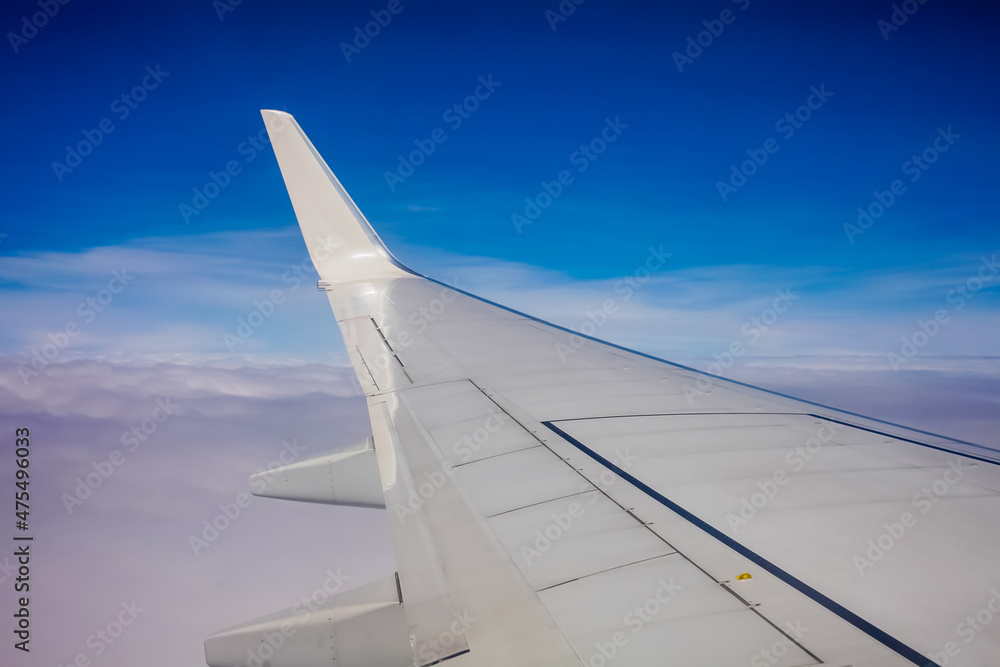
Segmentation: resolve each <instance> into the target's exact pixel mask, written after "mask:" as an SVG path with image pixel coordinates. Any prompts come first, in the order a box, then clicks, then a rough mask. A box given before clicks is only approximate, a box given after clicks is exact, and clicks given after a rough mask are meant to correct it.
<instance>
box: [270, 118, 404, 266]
mask: <svg viewBox="0 0 1000 667" xmlns="http://www.w3.org/2000/svg"><path fill="white" fill-rule="evenodd" d="M260 113H261V115H262V116H263V117H264V125H265V127H266V128H267V133H268V136H269V137H270V138H271V146H272V147H273V149H274V154H275V156H276V157H277V158H278V166H279V167H280V168H281V175H282V177H283V178H284V180H285V187H286V188H287V189H288V196H289V197H290V198H291V200H292V207H293V208H294V209H295V217H296V218H298V221H299V227H300V228H301V229H302V236H303V238H304V239H305V242H306V247H307V248H308V249H309V256H310V257H311V258H312V261H313V264H314V265H315V267H316V271H317V272H318V273H319V277H320V281H321V282H323V283H328V284H335V283H344V282H351V281H355V280H370V279H375V278H394V277H402V276H407V275H412V271H410V270H409V269H407V268H406V267H405V266H403V265H402V264H400V263H399V261H397V260H396V258H394V257H393V256H392V254H391V253H390V252H389V251H388V250H387V249H386V247H385V245H384V244H383V243H382V240H381V239H379V237H378V234H376V233H375V230H374V229H372V226H371V224H370V223H369V222H368V220H367V219H366V218H365V216H364V214H363V213H362V212H361V211H360V210H359V209H358V207H357V205H356V204H355V203H354V200H352V199H351V196H350V195H349V194H347V191H346V190H345V189H344V186H343V185H341V184H340V181H339V180H337V177H336V176H334V175H333V172H332V171H331V170H330V167H328V166H327V164H326V162H325V161H324V160H323V158H322V157H321V156H320V154H319V152H318V151H317V150H316V148H315V147H314V146H313V145H312V142H311V141H309V137H307V136H306V134H305V132H303V131H302V128H301V127H299V124H298V123H297V122H295V118H293V117H292V116H291V115H290V114H287V113H285V112H284V111H274V110H271V109H262V110H261V112H260Z"/></svg>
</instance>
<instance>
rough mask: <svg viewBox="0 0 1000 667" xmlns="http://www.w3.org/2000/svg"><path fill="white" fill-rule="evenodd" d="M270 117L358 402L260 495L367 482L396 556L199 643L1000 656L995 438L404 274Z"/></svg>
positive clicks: (353, 500)
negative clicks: (928, 428)
mask: <svg viewBox="0 0 1000 667" xmlns="http://www.w3.org/2000/svg"><path fill="white" fill-rule="evenodd" d="M262 113H263V116H264V120H265V123H266V126H267V128H268V132H269V133H270V136H271V141H272V145H273V147H274V151H275V154H276V155H277V158H278V163H279V165H280V168H281V172H282V175H283V177H284V180H285V184H286V186H287V188H288V192H289V195H290V197H291V200H292V204H293V206H294V209H295V214H296V216H297V218H298V221H299V224H300V226H301V229H302V234H303V236H304V238H305V242H306V245H307V246H308V249H309V253H310V256H311V257H312V261H313V263H314V264H315V266H316V269H317V271H318V272H319V276H320V282H319V285H320V287H321V288H322V289H323V290H325V292H326V296H327V297H328V298H329V301H330V305H331V306H332V308H333V312H334V314H335V316H336V320H337V324H338V325H339V327H340V330H341V333H342V334H343V339H344V342H345V344H346V346H347V351H348V354H349V356H350V359H351V362H352V364H353V366H354V369H355V371H356V372H357V376H358V380H359V381H360V383H361V386H362V388H363V389H364V393H365V395H366V396H367V404H368V411H369V415H370V418H371V425H372V443H371V444H369V445H366V446H363V447H361V448H359V449H358V450H357V451H356V452H350V453H348V454H345V455H337V456H334V457H326V458H324V459H322V460H317V461H312V462H305V463H302V464H296V465H295V466H292V467H290V469H289V470H285V471H282V474H281V476H280V477H281V479H280V481H279V484H278V485H277V486H276V487H274V488H272V489H269V490H268V491H267V492H264V493H262V495H273V496H277V497H285V498H294V499H298V500H311V501H314V502H333V503H339V504H354V505H360V506H366V507H377V506H382V505H383V504H384V507H385V508H386V509H385V511H386V512H388V514H389V524H390V526H391V530H392V537H393V543H394V548H395V556H396V562H397V567H398V573H397V574H396V576H395V577H391V578H389V579H386V580H383V581H376V582H373V583H372V584H369V585H367V586H365V587H362V588H359V589H355V590H353V591H349V592H348V593H346V594H344V595H345V596H346V597H339V596H335V598H336V599H333V598H332V599H331V600H330V601H329V602H328V603H327V605H326V606H325V607H324V608H323V609H320V610H303V609H299V610H297V611H296V610H294V609H293V610H288V611H287V612H279V613H278V614H276V615H272V616H271V617H266V618H264V619H257V620H256V621H253V622H251V623H248V624H244V625H242V626H237V627H236V628H232V629H230V630H229V631H226V632H224V633H220V634H219V635H216V636H215V637H213V638H211V639H209V640H208V641H207V642H206V653H207V656H208V663H209V664H210V665H213V666H217V665H219V666H221V665H232V664H247V665H248V666H249V667H254V666H253V665H251V662H252V661H251V660H249V658H248V656H251V657H252V656H254V655H257V656H258V657H262V656H263V653H267V654H268V655H267V657H266V658H265V661H266V662H265V663H264V664H267V665H270V666H271V667H280V666H281V665H289V666H290V665H300V666H303V665H308V666H311V665H328V664H336V665H338V666H340V665H343V666H345V667H354V666H365V667H372V666H382V665H393V666H395V665H399V666H403V665H413V666H415V667H425V666H427V665H436V664H443V663H446V664H447V665H448V667H465V666H471V665H475V666H477V667H479V666H493V665H505V666H510V665H517V666H523V667H529V666H530V667H533V666H539V667H540V666H543V665H544V666H557V665H558V666H560V667H561V666H567V667H568V666H571V665H572V666H579V665H586V666H588V667H604V666H605V665H615V666H633V665H643V666H645V665H684V666H685V667H693V666H696V665H705V666H711V667H719V666H728V665H750V666H751V667H771V666H782V667H792V666H801V665H838V666H842V667H847V666H848V665H850V666H853V667H858V666H861V665H879V666H882V665H920V666H924V665H935V664H937V665H941V666H942V667H943V666H944V665H970V666H971V665H984V666H985V665H995V664H998V663H997V662H996V661H997V659H998V658H997V656H1000V618H998V617H997V615H998V614H1000V592H998V590H1000V467H998V464H1000V455H998V453H997V452H996V451H994V450H990V449H987V448H984V447H981V446H978V445H975V444H972V443H967V442H963V441H958V440H954V439H950V438H946V437H943V436H938V435H934V434H931V433H926V432H921V431H914V430H910V429H907V428H904V427H901V426H898V425H894V424H890V423H886V422H882V421H878V420H874V419H869V418H865V417H862V416H860V415H857V414H853V413H849V412H844V411H840V410H836V409H832V408H829V407H825V406H822V405H817V404H814V403H810V402H806V401H801V400H797V399H794V398H792V397H788V396H784V395H781V394H777V393H774V392H769V391H765V390H762V389H758V388H755V387H752V386H749V385H746V384H742V383H740V382H735V381H732V380H727V379H724V378H721V377H717V376H712V375H706V374H703V373H699V372H698V371H696V370H694V369H692V368H688V367H685V366H681V365H678V364H674V363H670V362H668V361H664V360H661V359H657V358H654V357H651V356H649V355H645V354H642V353H639V352H634V351H631V350H627V349H624V348H622V347H619V346H616V345H612V344H609V343H605V342H602V341H600V340H597V339H595V338H593V337H591V336H587V335H583V334H580V333H576V332H573V331H569V330H567V329H564V328H562V327H558V326H554V325H552V324H549V323H547V322H544V321H543V320H540V319H538V318H536V317H532V316H530V315H526V314H523V313H519V312H516V311H514V310H511V309H509V308H505V307H503V306H500V305H498V304H495V303H491V302H489V301H486V300H484V299H481V298H478V297H476V296H473V295H471V294H468V293H466V292H463V291H462V290H459V289H456V288H454V287H450V286H448V285H446V284H444V283H442V282H439V281H436V280H434V279H432V278H426V277H423V276H420V275H417V274H415V273H414V272H413V271H411V270H409V269H407V268H406V267H404V266H403V265H402V264H400V263H399V262H398V261H397V260H396V259H395V258H393V256H392V255H391V254H390V253H389V252H388V250H387V249H386V248H385V246H384V245H383V244H382V242H381V241H380V240H379V238H378V236H377V235H376V233H375V231H374V230H373V229H372V227H371V225H370V224H369V223H368V221H367V220H366V219H365V217H364V215H363V214H362V213H361V212H360V211H359V210H358V208H357V206H356V205H355V204H354V202H353V201H352V200H351V198H350V196H349V195H348V194H347V193H346V192H345V190H344V188H343V187H342V186H341V184H340V182H339V181H338V180H337V178H336V177H335V176H334V175H333V173H332V172H331V171H330V169H329V167H328V166H327V165H326V163H325V162H324V161H323V159H322V158H321V157H320V155H319V153H318V152H317V151H316V149H315V148H314V147H313V145H312V143H311V142H310V141H309V139H308V138H307V137H306V135H305V134H304V133H303V132H302V130H301V128H300V127H299V126H298V124H297V123H296V122H295V120H294V119H293V118H292V117H291V116H289V115H288V114H286V113H283V112H280V111H263V112H262ZM338 457H339V458H338ZM345 461H346V463H345ZM366 479H370V480H372V481H371V482H367V483H366V482H363V480H366ZM366 484H367V490H365V489H361V488H357V487H364V486H366ZM373 485H374V486H376V488H375V492H374V494H373V493H372V492H371V486H373ZM378 485H380V487H381V488H380V489H379V488H377V487H378ZM379 491H380V492H381V494H380V493H379ZM373 496H374V497H373ZM381 499H384V503H380V502H379V501H380V500H381ZM279 634H280V637H279V636H278V635H279ZM275 637H277V638H278V639H275ZM279 639H280V641H279ZM268 647H269V648H268ZM265 649H266V650H265ZM255 652H256V653H255ZM241 661H242V662H241ZM258 662H259V661H258Z"/></svg>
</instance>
